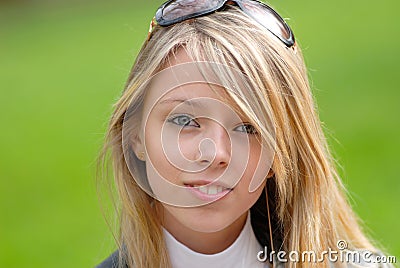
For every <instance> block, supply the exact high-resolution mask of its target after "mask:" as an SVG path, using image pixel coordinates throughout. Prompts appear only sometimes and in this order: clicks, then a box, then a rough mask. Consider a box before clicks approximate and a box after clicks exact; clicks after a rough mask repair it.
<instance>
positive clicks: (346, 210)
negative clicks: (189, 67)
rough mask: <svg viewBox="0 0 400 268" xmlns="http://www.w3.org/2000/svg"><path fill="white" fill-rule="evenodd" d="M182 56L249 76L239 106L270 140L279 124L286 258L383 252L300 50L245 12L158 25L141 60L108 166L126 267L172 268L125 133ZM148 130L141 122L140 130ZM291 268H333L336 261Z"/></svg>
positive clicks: (120, 106)
mask: <svg viewBox="0 0 400 268" xmlns="http://www.w3.org/2000/svg"><path fill="white" fill-rule="evenodd" d="M179 48H184V49H185V51H186V52H187V53H188V55H189V56H190V57H191V58H192V59H193V60H194V61H204V60H207V61H210V62H218V63H221V64H225V65H228V66H234V67H235V68H237V69H239V70H241V71H242V72H243V73H244V74H245V75H246V80H247V81H245V84H246V85H247V86H246V87H244V88H238V87H236V90H237V92H235V93H236V94H239V95H241V96H242V97H244V98H245V101H239V100H237V99H235V98H234V96H233V99H235V100H237V102H238V105H239V106H240V107H241V110H242V111H243V113H244V114H246V116H247V117H248V118H250V119H251V120H252V122H254V123H255V124H256V125H257V128H258V129H259V130H260V131H261V133H263V129H264V131H265V129H266V127H265V126H266V123H265V122H264V121H263V118H264V117H263V116H262V115H263V114H264V115H265V114H268V117H269V118H272V119H273V123H274V126H275V128H276V129H275V131H276V133H275V142H276V147H275V148H276V152H275V158H274V161H273V165H272V169H273V171H274V173H275V184H276V187H275V188H276V200H275V202H276V204H275V207H276V209H275V210H274V211H273V212H272V213H274V215H275V217H276V218H277V219H278V222H279V224H280V225H281V227H282V230H283V237H282V239H283V249H281V250H285V251H291V250H296V251H298V252H303V251H310V250H313V251H315V252H317V253H318V252H322V251H324V250H327V249H328V248H337V246H336V243H337V241H338V240H339V239H341V240H345V241H347V243H348V247H349V248H353V249H356V248H364V249H368V250H371V251H374V247H373V246H372V245H371V243H370V242H369V240H368V239H367V238H366V236H365V235H364V234H363V232H362V230H361V228H360V226H359V223H358V220H357V218H356V216H355V214H354V213H353V211H352V209H351V207H350V206H349V204H348V201H347V199H346V195H345V189H344V187H343V184H342V182H341V180H340V178H339V176H338V173H337V172H336V170H335V165H334V161H333V159H332V157H331V155H330V152H329V149H328V145H327V142H326V139H325V136H324V133H323V131H322V128H321V123H320V121H319V119H318V116H317V111H316V106H315V104H314V100H313V96H312V94H311V90H310V86H309V83H308V76H307V71H306V68H305V66H304V61H303V58H302V55H301V52H300V49H299V47H298V46H296V48H295V49H292V48H287V47H285V46H284V45H283V44H282V42H280V41H279V40H277V39H276V37H274V36H272V35H271V34H270V33H269V32H268V31H267V30H265V29H264V28H263V27H262V26H260V25H258V24H257V23H256V22H254V21H253V20H251V19H249V18H248V17H247V16H246V15H245V14H243V13H242V12H241V11H240V10H239V9H237V8H235V7H229V8H227V9H226V10H224V11H223V12H216V13H214V14H211V15H208V16H204V17H199V18H196V19H192V20H190V21H185V22H183V23H179V24H176V25H173V26H171V27H166V28H164V27H158V26H157V27H156V28H155V29H154V32H153V33H152V37H151V39H150V40H149V41H148V42H146V43H145V44H144V45H143V47H142V49H141V51H140V53H139V55H138V56H137V58H136V61H135V63H134V66H133V68H132V71H131V73H130V75H129V78H128V82H127V84H126V88H125V90H124V92H123V94H122V96H121V97H120V99H119V100H118V102H117V103H116V104H115V106H114V107H115V110H114V113H113V115H112V118H111V120H110V124H109V130H108V133H107V137H106V144H105V146H104V150H103V154H102V157H101V159H102V160H104V159H105V158H106V157H107V152H111V160H112V164H113V170H114V179H115V184H116V188H117V191H118V196H119V200H120V202H119V203H118V204H120V210H119V211H120V215H119V217H120V218H119V219H120V223H119V225H120V229H119V245H120V257H121V260H122V259H124V261H125V262H127V264H128V265H129V266H130V267H170V263H169V257H168V252H167V250H166V247H165V244H164V238H163V234H162V230H161V222H160V220H159V219H158V217H157V213H156V211H155V210H154V207H155V206H152V202H155V200H154V199H153V198H152V197H150V196H149V195H148V194H146V193H145V192H144V191H143V190H142V189H141V188H140V187H139V186H138V185H137V183H136V182H135V180H134V179H133V177H132V174H131V173H130V172H129V170H128V167H127V164H126V161H125V160H126V159H125V157H124V153H123V150H124V148H123V144H122V124H123V120H124V116H125V115H126V112H127V110H128V108H129V107H128V106H129V105H132V104H133V105H134V106H135V108H134V109H133V112H134V113H140V111H141V105H142V102H143V96H144V94H145V89H146V88H145V87H142V85H143V83H145V81H146V80H147V79H149V77H151V76H152V75H153V74H154V73H156V72H157V71H159V70H160V69H161V68H162V66H164V65H165V64H166V62H167V61H168V58H169V57H171V56H172V55H173V54H174V52H175V51H176V50H177V49H179ZM215 71H218V70H215ZM218 75H220V74H218ZM226 76H227V77H226V79H225V78H224V75H223V74H221V80H223V81H222V82H223V83H226V84H229V85H231V86H232V83H233V84H234V83H235V81H233V82H232V79H228V76H229V73H228V74H226ZM231 78H232V77H231ZM241 82H243V81H241ZM249 89H252V90H249ZM137 118H141V117H140V116H137ZM139 126H140V122H139V119H138V122H137V125H136V126H135V127H136V128H139ZM266 224H267V223H266ZM290 266H293V267H309V266H318V267H323V266H325V267H327V262H325V263H324V264H322V263H319V264H315V263H292V264H290Z"/></svg>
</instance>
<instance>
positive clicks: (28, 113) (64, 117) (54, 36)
mask: <svg viewBox="0 0 400 268" xmlns="http://www.w3.org/2000/svg"><path fill="white" fill-rule="evenodd" d="M160 3H162V1H155V0H154V1H149V0H147V1H144V0H142V1H138V0H134V1H121V0H117V1H113V2H112V3H111V2H110V1H84V2H82V1H62V0H59V1H39V0H37V1H0V90H1V96H0V115H1V131H0V133H1V134H0V150H1V151H0V209H1V215H0V267H93V266H94V265H95V264H97V263H98V262H100V261H101V260H102V259H104V258H105V257H106V256H107V255H108V254H109V253H110V252H111V251H112V250H113V249H114V247H115V246H114V244H113V238H112V235H111V233H110V232H109V230H108V228H107V225H106V223H105V221H104V220H103V217H102V214H101V209H100V206H99V203H98V200H97V195H96V190H95V189H96V187H95V179H94V174H95V172H94V171H95V159H96V156H97V153H98V151H99V148H100V146H101V144H102V139H103V135H104V132H105V127H106V122H107V119H108V117H109V115H110V112H111V106H112V104H113V102H114V101H115V100H116V99H117V98H118V96H119V94H120V92H121V89H122V87H123V85H124V82H125V79H126V78H127V75H128V72H129V69H130V67H131V65H132V63H133V60H134V57H135V55H136V54H137V52H138V49H139V47H140V45H141V43H142V42H143V40H144V38H145V37H146V35H147V30H148V25H149V21H150V19H151V18H152V16H153V14H154V11H155V9H156V8H157V7H158V6H159V4H160ZM270 3H271V4H272V6H274V7H275V8H276V9H277V10H278V11H279V12H280V13H281V14H282V15H283V16H284V17H290V18H291V19H290V21H289V24H290V25H291V26H292V28H293V29H294V32H295V35H296V38H297V40H298V42H299V44H300V45H301V47H302V48H303V52H304V56H305V59H306V63H307V65H308V68H309V70H310V77H311V81H312V84H313V90H314V93H315V96H316V99H317V102H318V106H319V109H320V117H321V120H322V121H323V122H324V126H325V128H326V133H327V136H328V139H329V142H330V144H331V147H332V150H333V151H334V154H335V156H336V158H337V159H338V162H339V164H340V165H341V168H340V173H341V174H342V175H343V180H344V182H345V184H346V185H347V186H348V189H349V193H350V195H351V197H352V202H353V204H354V208H355V210H356V211H357V213H358V214H359V215H360V216H361V218H362V219H363V220H364V222H365V225H366V227H367V230H368V231H369V233H370V234H371V235H372V237H374V238H375V239H376V240H377V241H378V242H380V243H381V244H382V245H384V246H385V247H386V249H387V251H388V252H389V253H390V254H391V255H396V256H397V258H400V228H399V223H398V221H399V219H400V217H399V212H400V210H399V208H398V205H399V201H400V176H399V173H398V167H399V160H400V157H399V151H400V139H399V137H400V124H399V123H400V121H399V119H398V116H399V115H400V92H399V84H400V83H399V82H400V78H399V76H400V72H399V71H400V67H399V65H398V64H399V61H400V56H399V48H400V46H399V41H400V35H399V23H398V21H397V18H398V14H397V13H398V10H399V8H400V4H399V2H398V1H395V0H382V1H379V2H378V3H376V4H375V5H371V4H367V3H366V1H361V0H353V1H344V0H339V1H317V0H304V1H295V0H281V1H270Z"/></svg>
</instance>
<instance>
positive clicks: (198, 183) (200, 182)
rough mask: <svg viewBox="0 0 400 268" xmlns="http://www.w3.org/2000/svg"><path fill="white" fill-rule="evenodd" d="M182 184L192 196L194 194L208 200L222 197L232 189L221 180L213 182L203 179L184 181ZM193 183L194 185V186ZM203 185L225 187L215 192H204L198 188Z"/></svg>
mask: <svg viewBox="0 0 400 268" xmlns="http://www.w3.org/2000/svg"><path fill="white" fill-rule="evenodd" d="M184 185H185V187H186V188H187V189H188V190H189V191H190V192H191V193H192V194H193V195H194V196H196V197H197V198H199V199H200V200H203V201H210V202H211V201H215V200H218V199H221V198H223V197H224V196H226V195H227V194H229V193H230V192H231V191H232V190H233V188H230V187H228V186H227V185H226V184H225V183H221V182H215V183H214V182H212V181H211V182H210V181H205V180H197V181H191V182H186V183H184ZM193 185H196V187H194V186H193ZM204 185H207V186H211V185H214V186H222V187H223V188H225V190H223V191H222V192H220V193H216V194H206V193H203V192H202V191H200V190H199V186H204Z"/></svg>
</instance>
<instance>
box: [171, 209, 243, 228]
mask: <svg viewBox="0 0 400 268" xmlns="http://www.w3.org/2000/svg"><path fill="white" fill-rule="evenodd" d="M185 210H186V211H182V212H178V213H173V214H175V215H174V216H175V218H176V219H177V220H178V221H180V222H181V224H182V225H184V226H185V227H186V228H189V229H192V230H194V231H196V232H202V233H214V232H218V231H221V230H223V229H225V228H227V227H228V226H230V225H231V224H232V223H234V222H235V221H236V220H237V219H238V218H239V217H240V216H241V215H242V214H243V213H237V211H236V213H232V214H229V213H226V211H225V213H224V212H221V211H212V210H211V211H208V210H207V209H205V210H204V209H201V208H187V209H185ZM187 210H192V211H187Z"/></svg>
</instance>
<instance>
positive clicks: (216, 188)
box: [199, 185, 227, 194]
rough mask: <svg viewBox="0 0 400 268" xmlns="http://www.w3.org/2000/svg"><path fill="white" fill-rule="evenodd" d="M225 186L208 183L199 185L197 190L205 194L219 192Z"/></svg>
mask: <svg viewBox="0 0 400 268" xmlns="http://www.w3.org/2000/svg"><path fill="white" fill-rule="evenodd" d="M226 189H227V188H225V187H222V186H216V185H210V186H200V187H199V191H200V192H202V193H205V194H219V193H221V192H222V191H224V190H226Z"/></svg>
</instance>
